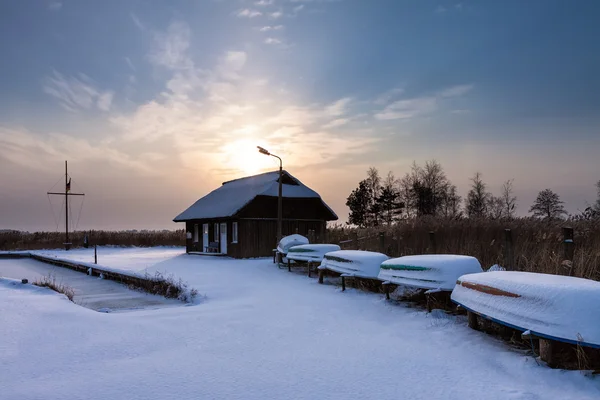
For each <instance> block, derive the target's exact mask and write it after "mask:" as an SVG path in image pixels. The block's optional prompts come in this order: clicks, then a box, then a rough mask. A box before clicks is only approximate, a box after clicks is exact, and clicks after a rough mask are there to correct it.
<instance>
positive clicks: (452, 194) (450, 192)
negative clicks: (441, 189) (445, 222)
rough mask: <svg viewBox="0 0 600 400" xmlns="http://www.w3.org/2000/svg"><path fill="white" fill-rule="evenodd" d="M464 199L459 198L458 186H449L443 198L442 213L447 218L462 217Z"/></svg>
mask: <svg viewBox="0 0 600 400" xmlns="http://www.w3.org/2000/svg"><path fill="white" fill-rule="evenodd" d="M461 202H462V197H460V196H459V194H458V191H457V190H456V186H454V185H449V186H448V188H447V189H446V192H445V193H444V195H443V198H442V205H441V213H442V215H443V216H444V217H446V218H460V217H462V210H461V207H460V205H461Z"/></svg>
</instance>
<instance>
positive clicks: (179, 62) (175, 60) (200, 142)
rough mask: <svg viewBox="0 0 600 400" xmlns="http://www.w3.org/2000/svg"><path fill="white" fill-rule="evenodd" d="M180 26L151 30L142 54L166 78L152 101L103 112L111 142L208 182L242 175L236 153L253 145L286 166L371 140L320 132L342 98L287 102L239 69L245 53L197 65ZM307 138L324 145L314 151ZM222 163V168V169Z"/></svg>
mask: <svg viewBox="0 0 600 400" xmlns="http://www.w3.org/2000/svg"><path fill="white" fill-rule="evenodd" d="M188 29H189V28H187V27H185V26H183V25H182V24H181V23H180V22H174V24H171V26H170V27H169V28H168V29H167V31H166V32H164V33H162V34H160V33H159V34H157V35H156V38H157V40H155V42H154V48H153V49H152V50H151V51H150V54H151V55H152V59H153V60H154V62H155V64H157V65H163V66H167V67H168V69H169V70H170V71H171V73H172V75H171V77H170V78H169V79H168V80H167V81H166V83H165V90H164V91H163V92H161V93H160V94H159V95H157V96H156V97H155V98H154V99H151V100H149V101H147V102H145V103H143V104H140V105H138V106H137V107H136V108H135V109H134V110H129V111H127V112H122V113H120V114H114V115H112V116H111V118H110V124H111V127H112V128H113V129H114V130H115V132H116V138H117V139H115V140H116V143H117V142H118V143H126V145H127V146H135V148H144V149H146V150H145V151H146V152H153V153H156V152H159V153H163V154H165V152H167V151H170V152H171V153H170V154H171V156H170V157H168V159H169V160H170V162H171V165H176V166H181V168H184V169H185V170H186V171H193V173H194V174H205V175H203V176H207V177H208V178H209V179H215V180H216V179H221V178H225V177H231V176H239V175H241V174H244V173H246V172H247V171H246V170H247V163H244V160H245V159H246V158H244V157H239V154H240V152H244V153H245V152H248V154H253V153H254V152H255V149H254V146H255V145H256V143H262V144H264V145H265V147H267V146H268V147H269V148H270V149H272V150H273V151H274V152H275V151H278V152H279V153H281V155H282V156H285V157H286V164H287V165H289V166H290V167H293V166H301V167H307V166H309V165H310V164H311V163H314V164H322V163H327V162H333V160H335V159H336V158H337V157H343V156H344V154H348V152H350V153H352V154H356V153H360V152H362V151H367V149H368V148H369V147H368V146H367V147H361V144H365V143H367V142H368V143H371V142H373V139H370V138H366V137H364V135H363V134H362V133H356V132H355V133H354V134H352V135H349V136H341V135H338V134H336V133H332V132H327V131H325V130H323V128H322V126H323V125H325V124H327V123H328V122H329V123H330V124H331V126H332V127H334V126H341V125H343V123H344V122H343V121H342V118H336V116H338V115H341V114H343V113H345V112H346V107H347V105H348V104H349V101H350V99H349V98H348V99H346V98H342V99H340V100H338V101H336V102H334V103H332V104H329V105H322V104H303V103H302V102H298V101H294V100H293V96H291V95H290V94H289V93H287V94H284V93H281V92H280V91H279V90H278V88H279V87H280V86H279V84H278V83H277V82H272V81H270V80H269V81H267V80H264V79H261V78H263V77H262V76H252V75H251V71H252V70H251V69H247V68H246V65H247V63H248V60H249V59H250V56H249V55H248V53H246V52H244V51H239V50H235V49H234V50H230V51H226V52H223V53H222V55H221V56H220V57H218V58H217V59H216V60H215V61H214V63H213V66H212V67H211V68H203V69H199V68H197V67H196V65H195V63H194V59H193V58H192V56H191V54H190V43H189V39H190V37H189V35H188V34H187V33H186V32H187V30H188ZM182 38H183V39H182ZM267 39H269V38H267ZM271 39H276V38H271ZM276 40H279V39H276ZM271 44H274V45H277V44H278V42H273V41H272V42H271ZM326 110H327V112H326ZM348 118H350V117H348ZM331 119H334V120H335V119H338V120H339V121H336V122H333V121H330V120H331ZM307 143H310V144H311V145H316V143H324V144H331V147H330V148H328V149H327V150H326V151H321V152H316V151H314V149H313V148H311V147H310V145H308V144H307ZM356 143H358V145H357V144H356ZM122 145H123V144H122ZM165 147H166V148H165ZM169 149H170V150H169ZM234 150H235V151H234ZM279 153H278V154H279ZM199 160H202V162H199ZM268 161H269V160H268V159H267V160H266V161H265V160H264V157H263V158H259V161H258V164H257V165H263V164H260V163H266V164H265V165H267V166H270V165H271V164H270V163H269V162H268ZM224 164H227V165H228V167H227V168H222V167H221V166H222V165H224ZM207 166H208V168H209V169H207ZM269 168H270V167H269ZM190 173H191V172H190ZM217 176H219V178H215V177H217Z"/></svg>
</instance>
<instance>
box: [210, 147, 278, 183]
mask: <svg viewBox="0 0 600 400" xmlns="http://www.w3.org/2000/svg"><path fill="white" fill-rule="evenodd" d="M258 145H265V146H266V145H267V144H265V143H261V142H260V140H258V139H257V140H254V139H248V138H244V139H240V140H235V141H233V142H231V143H228V144H226V145H225V146H223V147H222V152H223V155H224V156H225V160H226V163H227V165H225V167H226V168H227V169H228V170H237V171H240V172H242V173H243V174H245V175H254V174H256V173H258V172H260V171H263V170H271V169H275V161H276V160H273V159H272V157H267V156H265V155H264V154H260V153H259V152H258V150H257V149H256V146H258ZM232 172H234V171H232Z"/></svg>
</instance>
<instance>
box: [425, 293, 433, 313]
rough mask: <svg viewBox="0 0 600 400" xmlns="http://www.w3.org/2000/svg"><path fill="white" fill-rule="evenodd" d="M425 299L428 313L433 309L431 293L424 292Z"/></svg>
mask: <svg viewBox="0 0 600 400" xmlns="http://www.w3.org/2000/svg"><path fill="white" fill-rule="evenodd" d="M425 299H426V300H427V312H428V313H430V312H431V310H432V309H433V304H432V303H433V299H432V298H431V294H426V295H425Z"/></svg>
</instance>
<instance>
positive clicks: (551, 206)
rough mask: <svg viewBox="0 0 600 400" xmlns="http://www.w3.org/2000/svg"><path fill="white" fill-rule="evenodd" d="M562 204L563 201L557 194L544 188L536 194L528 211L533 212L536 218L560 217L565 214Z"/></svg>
mask: <svg viewBox="0 0 600 400" xmlns="http://www.w3.org/2000/svg"><path fill="white" fill-rule="evenodd" d="M563 204H564V202H563V201H561V200H560V197H559V196H558V194H556V193H554V192H553V191H552V190H550V189H545V190H542V191H541V192H540V193H539V194H538V196H537V198H536V199H535V202H534V203H533V205H532V206H531V208H530V209H529V212H530V213H533V216H534V217H536V218H542V219H546V220H549V221H550V220H554V219H560V218H562V216H563V215H565V214H567V211H566V210H565V207H564V205H563Z"/></svg>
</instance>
